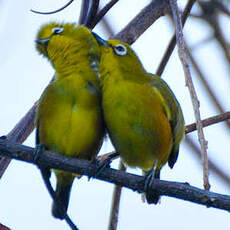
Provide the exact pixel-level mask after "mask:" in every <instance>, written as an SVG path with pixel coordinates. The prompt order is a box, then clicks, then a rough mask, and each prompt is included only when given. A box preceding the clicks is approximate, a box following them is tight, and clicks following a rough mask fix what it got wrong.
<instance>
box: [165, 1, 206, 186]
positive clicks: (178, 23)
mask: <svg viewBox="0 0 230 230" xmlns="http://www.w3.org/2000/svg"><path fill="white" fill-rule="evenodd" d="M169 4H170V7H171V10H172V15H173V19H174V22H175V26H176V37H177V45H178V47H179V49H178V52H179V57H180V60H181V63H182V65H183V69H184V73H185V78H186V85H187V86H188V89H189V92H190V96H191V99H192V104H193V109H194V113H195V118H196V125H197V131H198V137H199V142H200V145H201V150H202V156H203V178H204V188H205V189H206V190H209V189H210V184H209V180H208V173H209V172H208V156H207V141H206V140H205V137H204V132H203V127H202V122H201V118H200V110H199V106H200V105H199V100H198V97H197V94H196V91H195V88H194V85H193V82H192V77H191V73H190V69H189V65H188V62H187V60H188V55H187V51H186V46H185V42H184V38H183V32H182V24H181V18H180V15H179V11H178V6H177V3H176V1H175V0H169Z"/></svg>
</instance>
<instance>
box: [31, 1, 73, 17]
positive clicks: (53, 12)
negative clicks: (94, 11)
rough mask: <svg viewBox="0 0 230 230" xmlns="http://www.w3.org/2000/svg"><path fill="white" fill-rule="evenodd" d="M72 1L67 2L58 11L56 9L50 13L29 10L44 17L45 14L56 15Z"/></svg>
mask: <svg viewBox="0 0 230 230" xmlns="http://www.w3.org/2000/svg"><path fill="white" fill-rule="evenodd" d="M73 1H74V0H70V1H69V2H67V3H66V4H65V5H64V6H62V7H61V8H60V9H57V10H54V11H50V12H40V11H36V10H32V9H31V10H30V11H32V12H33V13H36V14H44V15H47V14H55V13H58V12H60V11H62V10H64V9H65V8H66V7H68V6H69V5H70V4H71V3H72V2H73Z"/></svg>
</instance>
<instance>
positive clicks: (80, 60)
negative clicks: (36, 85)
mask: <svg viewBox="0 0 230 230" xmlns="http://www.w3.org/2000/svg"><path fill="white" fill-rule="evenodd" d="M36 48H37V50H38V51H39V53H40V54H42V55H43V56H45V57H47V58H48V60H49V61H50V62H51V64H52V66H53V67H54V69H55V71H56V73H55V79H54V81H53V82H51V83H50V84H49V85H48V87H47V88H46V89H45V91H44V92H43V94H42V96H41V98H40V101H39V105H38V109H37V112H36V126H37V135H36V143H37V144H41V145H43V146H44V147H45V149H47V150H52V151H54V152H57V153H59V154H63V155H65V156H69V157H75V158H82V159H88V160H90V159H92V158H94V157H95V156H96V155H97V153H98V152H99V150H100V147H101V144H102V141H103V137H104V127H103V119H102V110H101V92H100V81H99V78H98V63H99V60H100V48H99V46H98V43H97V41H96V40H95V38H94V36H93V35H92V33H91V31H90V30H88V29H87V28H86V27H84V26H78V27H77V26H75V24H58V23H54V22H53V23H49V24H47V25H44V26H43V27H42V28H41V29H40V30H39V32H38V35H37V39H36ZM55 174H56V177H57V184H56V197H57V198H58V199H59V200H60V201H61V203H62V205H63V208H64V209H63V210H62V211H61V210H60V209H59V208H58V204H57V201H54V204H53V207H52V214H53V216H54V217H56V218H60V219H63V218H64V215H65V212H66V211H67V208H68V202H69V195H70V190H71V186H72V183H73V180H74V177H75V176H76V175H73V174H70V173H66V172H63V171H59V170H55Z"/></svg>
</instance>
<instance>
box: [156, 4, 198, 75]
mask: <svg viewBox="0 0 230 230" xmlns="http://www.w3.org/2000/svg"><path fill="white" fill-rule="evenodd" d="M195 2H196V0H189V1H188V3H187V5H186V6H185V9H184V12H183V15H182V26H183V27H184V25H185V22H186V20H187V18H188V16H189V13H190V11H191V9H192V6H193V4H194V3H195ZM175 46H176V34H174V35H173V37H172V38H171V40H170V42H169V44H168V47H167V49H166V52H165V54H164V56H163V58H162V60H161V62H160V64H159V66H158V68H157V71H156V74H157V75H158V76H161V74H162V73H163V71H164V69H165V66H166V64H167V63H168V61H169V58H170V56H171V54H172V52H173V50H174V48H175Z"/></svg>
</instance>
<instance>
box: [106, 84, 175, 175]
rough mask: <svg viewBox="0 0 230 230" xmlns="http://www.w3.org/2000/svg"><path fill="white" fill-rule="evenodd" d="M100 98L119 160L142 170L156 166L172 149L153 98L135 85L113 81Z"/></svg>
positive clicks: (169, 134)
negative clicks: (114, 85)
mask: <svg viewBox="0 0 230 230" xmlns="http://www.w3.org/2000/svg"><path fill="white" fill-rule="evenodd" d="M118 95H119V96H118ZM103 97H104V98H107V100H106V101H104V100H103V109H104V114H105V120H106V123H107V126H108V130H109V133H110V137H111V139H112V142H113V144H114V146H115V148H116V149H117V151H118V152H119V153H120V154H121V158H122V159H123V161H124V162H125V163H126V164H127V165H128V166H130V167H139V168H141V169H143V170H145V171H147V170H150V169H151V168H152V167H153V166H154V165H155V166H156V167H157V168H158V169H160V168H161V167H162V166H163V165H164V164H165V163H166V161H167V159H168V157H169V154H170V151H171V148H172V131H171V127H170V124H169V121H168V119H167V117H166V114H165V113H164V112H163V110H162V107H161V105H160V102H159V101H158V100H157V98H156V97H154V96H152V97H151V95H150V94H149V93H148V90H146V89H145V88H141V87H140V88H138V86H137V85H135V84H133V85H132V84H130V85H128V84H127V85H125V86H124V85H119V84H117V87H113V89H111V90H104V92H103Z"/></svg>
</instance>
